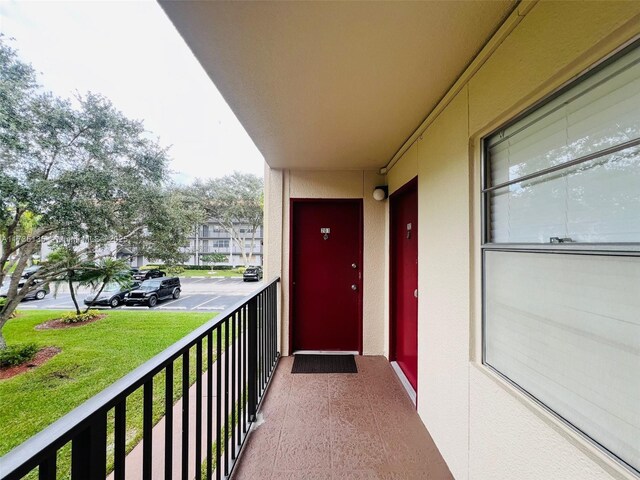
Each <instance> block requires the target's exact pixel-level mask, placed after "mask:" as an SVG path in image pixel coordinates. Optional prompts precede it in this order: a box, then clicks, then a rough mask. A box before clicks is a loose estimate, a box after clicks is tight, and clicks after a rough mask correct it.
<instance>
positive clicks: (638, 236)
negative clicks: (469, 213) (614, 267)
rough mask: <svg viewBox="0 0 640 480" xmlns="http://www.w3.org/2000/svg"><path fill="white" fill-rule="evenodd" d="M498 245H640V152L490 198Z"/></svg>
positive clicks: (514, 187)
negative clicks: (560, 241)
mask: <svg viewBox="0 0 640 480" xmlns="http://www.w3.org/2000/svg"><path fill="white" fill-rule="evenodd" d="M489 199H490V202H489V207H490V218H491V225H490V233H491V241H492V242H495V243H549V242H550V238H551V237H560V238H571V239H572V240H573V241H574V242H589V243H627V242H640V147H632V148H628V149H626V150H622V151H620V152H616V153H614V154H611V155H607V156H605V157H602V158H599V159H596V160H592V161H589V162H585V163H582V164H579V165H575V166H573V167H569V168H567V169H564V170H561V171H558V172H554V173H551V174H548V175H544V176H541V177H537V178H534V179H532V180H529V181H526V182H521V183H515V184H513V185H510V186H508V187H504V188H501V189H498V190H494V191H492V192H491V193H490V194H489Z"/></svg>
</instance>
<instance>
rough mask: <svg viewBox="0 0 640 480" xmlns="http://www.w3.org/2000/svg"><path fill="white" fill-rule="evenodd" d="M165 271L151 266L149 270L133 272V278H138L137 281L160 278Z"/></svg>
mask: <svg viewBox="0 0 640 480" xmlns="http://www.w3.org/2000/svg"><path fill="white" fill-rule="evenodd" d="M165 275H166V273H164V272H163V271H162V270H158V269H157V268H152V269H151V270H138V271H137V272H133V275H131V276H132V277H133V279H134V280H138V281H139V282H143V281H144V280H150V279H152V278H160V277H164V276H165Z"/></svg>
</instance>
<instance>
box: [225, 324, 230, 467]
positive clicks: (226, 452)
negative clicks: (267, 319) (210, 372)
mask: <svg viewBox="0 0 640 480" xmlns="http://www.w3.org/2000/svg"><path fill="white" fill-rule="evenodd" d="M228 475H229V319H228V318H227V320H226V321H225V322H224V476H225V477H226V476H228Z"/></svg>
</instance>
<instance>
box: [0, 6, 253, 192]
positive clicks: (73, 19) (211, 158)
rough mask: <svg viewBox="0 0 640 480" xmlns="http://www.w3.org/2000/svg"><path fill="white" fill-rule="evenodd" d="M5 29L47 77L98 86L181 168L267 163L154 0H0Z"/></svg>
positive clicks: (65, 87)
mask: <svg viewBox="0 0 640 480" xmlns="http://www.w3.org/2000/svg"><path fill="white" fill-rule="evenodd" d="M0 31H2V33H4V34H5V35H7V36H8V37H14V38H15V41H13V42H12V43H11V44H12V46H13V47H14V48H16V49H17V50H18V51H19V55H20V58H21V59H22V60H24V61H27V62H29V63H31V64H32V65H33V66H34V67H35V68H36V70H37V71H39V72H41V74H40V76H39V79H40V83H41V84H42V85H43V86H44V87H45V88H46V89H48V90H52V91H53V92H54V93H56V94H58V95H60V96H64V97H70V96H73V95H74V93H75V92H80V93H84V92H87V91H92V92H95V93H101V94H103V95H105V96H106V97H108V98H109V99H111V101H112V102H113V103H114V105H115V106H116V107H117V108H118V109H119V110H121V111H122V112H124V113H125V115H127V116H128V117H130V118H135V119H140V120H143V121H144V124H145V127H146V128H147V130H150V131H151V132H153V133H154V134H155V135H156V136H158V137H159V138H160V142H161V143H162V144H163V145H165V146H169V145H170V146H171V150H170V154H171V157H172V164H171V168H172V170H174V171H176V172H179V175H176V176H175V178H176V180H178V181H181V182H188V181H190V180H192V179H194V178H196V177H200V178H208V177H218V176H222V175H225V174H228V173H231V172H232V171H234V170H239V171H242V172H250V173H255V174H258V175H262V173H263V170H262V169H263V157H262V155H261V154H260V152H259V151H258V149H257V148H256V147H255V145H254V144H253V142H252V141H251V139H250V138H249V136H248V135H247V133H246V132H245V131H244V129H243V128H242V125H240V122H239V121H238V120H237V119H236V117H235V115H234V114H233V112H232V111H231V109H230V108H229V106H228V105H227V104H226V102H225V101H224V99H223V98H222V96H221V95H220V93H219V92H218V90H217V89H216V88H215V85H214V84H213V83H212V82H211V80H210V79H209V77H208V76H207V75H206V73H205V72H204V70H203V69H202V67H201V66H200V64H199V63H198V61H197V60H196V59H195V57H194V56H193V55H192V54H191V51H190V50H189V48H188V47H187V45H186V44H185V43H184V41H183V40H182V37H180V35H179V34H178V32H177V31H176V30H175V28H174V27H173V24H172V23H171V22H170V21H169V19H168V18H167V17H166V15H165V14H164V12H163V11H162V9H161V8H160V6H159V5H158V4H157V3H156V2H155V1H141V0H137V1H103V2H96V1H82V2H81V1H75V2H72V1H67V2H63V1H41V2H28V1H7V0H0Z"/></svg>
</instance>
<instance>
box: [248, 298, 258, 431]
mask: <svg viewBox="0 0 640 480" xmlns="http://www.w3.org/2000/svg"><path fill="white" fill-rule="evenodd" d="M248 323H249V327H248V331H247V333H248V337H249V338H248V342H249V346H248V350H247V353H248V354H249V355H248V360H249V363H248V365H247V369H248V372H247V376H248V378H247V386H248V388H249V421H250V422H253V421H254V420H255V419H256V406H257V400H258V391H257V387H258V300H257V299H256V298H255V297H254V298H252V299H251V300H249V322H248Z"/></svg>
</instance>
